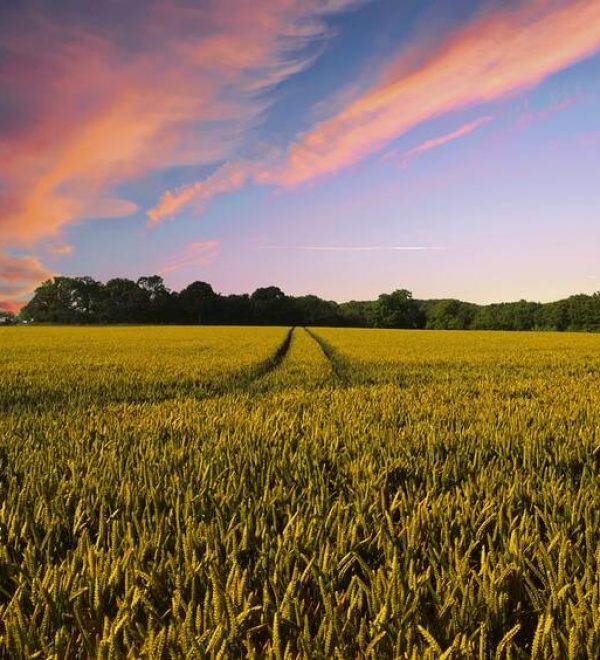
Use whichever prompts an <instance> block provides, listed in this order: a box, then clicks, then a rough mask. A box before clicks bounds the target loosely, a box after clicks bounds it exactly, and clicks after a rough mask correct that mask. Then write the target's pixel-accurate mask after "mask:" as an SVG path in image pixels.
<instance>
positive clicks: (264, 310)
mask: <svg viewBox="0 0 600 660" xmlns="http://www.w3.org/2000/svg"><path fill="white" fill-rule="evenodd" d="M18 322H30V323H31V322H33V323H57V324H185V325H191V324H202V325H286V326H288V325H305V326H345V327H372V328H409V329H420V328H429V329H439V330H558V331H565V330H574V331H600V292H599V293H595V294H593V295H583V294H581V295H575V296H571V297H570V298H566V299H564V300H559V301H556V302H551V303H535V302H527V301H525V300H520V301H518V302H512V303H498V304H491V305H477V304H474V303H468V302H463V301H461V300H455V299H444V300H416V299H414V298H413V296H412V294H411V292H410V291H407V290H406V289H398V290H396V291H393V292H392V293H389V294H388V293H386V294H381V295H380V296H379V297H378V298H377V300H372V301H351V302H347V303H336V302H334V301H331V300H323V299H321V298H319V297H317V296H313V295H307V296H288V295H286V294H285V293H284V292H283V291H282V290H281V289H280V288H279V287H276V286H268V287H262V288H259V289H256V291H254V292H253V293H252V294H233V295H221V294H219V293H216V292H215V291H214V290H213V288H212V286H211V285H210V284H207V283H206V282H192V283H191V284H190V285H188V286H187V287H185V288H184V289H182V290H181V291H179V292H177V291H171V290H170V289H168V288H167V286H166V285H165V283H164V281H163V279H162V278H161V277H160V276H158V275H152V276H150V277H140V278H139V279H138V280H137V281H133V280H130V279H125V278H114V279H111V280H109V281H108V282H106V283H102V282H98V281H96V280H94V279H92V278H91V277H55V278H53V279H51V280H48V281H46V282H44V283H43V284H41V285H40V286H39V287H38V288H37V289H36V291H35V293H34V295H33V297H32V299H31V300H30V301H29V303H27V305H25V307H23V309H22V310H21V312H20V314H19V315H18V316H14V315H12V314H9V313H8V312H0V323H3V324H10V323H18Z"/></svg>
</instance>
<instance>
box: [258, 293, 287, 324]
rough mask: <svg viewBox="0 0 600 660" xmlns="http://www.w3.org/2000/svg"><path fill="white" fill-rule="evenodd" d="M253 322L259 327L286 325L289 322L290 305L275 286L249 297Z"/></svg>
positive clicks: (283, 294)
mask: <svg viewBox="0 0 600 660" xmlns="http://www.w3.org/2000/svg"><path fill="white" fill-rule="evenodd" d="M250 302H251V303H252V309H253V312H254V321H255V322H256V323H259V324H261V325H287V324H288V323H289V321H290V320H291V311H292V310H291V305H290V304H289V301H288V298H287V296H286V295H285V293H283V291H282V290H281V289H280V288H279V287H277V286H268V287H264V288H260V289H256V291H255V292H254V293H253V294H252V295H251V296H250Z"/></svg>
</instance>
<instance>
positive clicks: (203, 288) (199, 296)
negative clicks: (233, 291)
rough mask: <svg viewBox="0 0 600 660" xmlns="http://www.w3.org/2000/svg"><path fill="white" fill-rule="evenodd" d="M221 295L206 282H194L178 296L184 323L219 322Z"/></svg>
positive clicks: (178, 304)
mask: <svg viewBox="0 0 600 660" xmlns="http://www.w3.org/2000/svg"><path fill="white" fill-rule="evenodd" d="M219 299H220V296H218V295H217V294H216V293H215V292H214V291H213V288H212V286H211V285H210V284H207V283H206V282H192V283H191V284H190V285H188V286H186V288H185V289H183V291H181V292H180V293H179V295H178V296H177V306H178V309H179V313H180V318H181V321H182V322H183V323H201V324H211V323H218V322H219V311H220V310H221V307H222V306H221V305H220V304H219V303H220V300H219Z"/></svg>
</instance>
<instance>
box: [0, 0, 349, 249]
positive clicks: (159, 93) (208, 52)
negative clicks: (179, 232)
mask: <svg viewBox="0 0 600 660" xmlns="http://www.w3.org/2000/svg"><path fill="white" fill-rule="evenodd" d="M40 1H41V5H42V6H43V4H44V2H43V0H40ZM352 4H353V2H352V1H351V0H342V1H339V2H326V3H324V2H321V1H320V0H305V1H303V2H300V0H269V1H268V2H267V1H266V0H265V1H262V2H252V1H251V0H218V1H217V0H206V1H205V2H198V3H184V2H179V1H177V0H172V1H169V2H158V1H157V2H151V1H149V2H148V3H137V4H134V3H123V4H122V5H119V7H120V8H121V12H120V14H119V15H118V16H116V15H115V12H114V7H112V5H111V6H108V5H106V6H105V4H104V3H97V5H95V6H94V10H93V11H91V10H90V12H89V15H86V14H83V13H80V14H79V16H80V17H79V18H78V19H75V18H74V15H73V14H72V13H68V12H67V11H66V10H65V8H64V7H62V8H61V6H60V5H56V6H55V5H54V3H52V7H51V11H50V10H48V11H42V10H40V11H39V12H38V13H35V11H33V10H31V9H28V10H25V9H22V10H19V9H15V11H14V12H13V13H12V15H11V14H6V20H5V21H3V24H2V25H1V26H0V40H1V41H2V48H3V57H2V62H0V88H1V89H2V90H3V93H4V96H3V122H2V126H1V127H0V155H1V157H0V247H10V246H24V245H31V244H32V243H33V242H35V241H37V240H39V239H40V238H47V237H57V236H60V234H61V232H62V231H63V230H64V228H65V227H67V226H68V225H71V224H73V223H76V222H79V221H81V220H83V219H85V218H90V217H121V216H127V215H130V214H131V213H134V212H135V211H136V210H137V207H136V205H135V204H133V203H132V202H131V201H129V200H126V199H118V198H116V197H115V196H114V193H113V191H114V190H115V189H116V187H117V186H118V185H119V184H122V183H123V182H124V181H127V180H129V179H133V178H136V177H140V176H143V175H145V174H147V173H149V172H152V171H156V170H160V169H164V168H169V167H173V166H182V165H200V164H207V163H211V162H216V161H219V160H223V159H225V158H228V157H230V156H232V154H234V153H235V152H236V150H237V149H239V148H240V146H241V145H243V141H244V139H245V136H246V135H247V133H248V131H249V130H251V128H252V127H253V126H254V125H255V124H256V123H257V122H258V121H260V118H261V116H262V114H263V113H264V110H265V108H266V106H267V105H268V101H267V100H266V98H265V94H264V92H265V90H267V89H269V88H271V87H272V86H274V85H277V84H278V83H280V82H282V81H283V80H285V79H286V78H288V77H289V76H291V75H294V74H295V73H297V72H298V71H301V70H303V69H304V68H306V67H307V66H308V65H309V64H310V62H311V58H312V56H313V55H314V53H313V54H308V55H307V54H306V49H305V48H303V47H304V46H306V45H308V44H309V43H311V42H313V41H315V40H318V39H324V38H326V37H328V36H329V31H328V28H327V26H326V22H325V20H324V17H325V15H326V14H328V13H330V12H333V11H339V10H342V9H347V8H348V7H349V6H351V5H352ZM84 16H87V18H83V17H84ZM302 53H304V54H302Z"/></svg>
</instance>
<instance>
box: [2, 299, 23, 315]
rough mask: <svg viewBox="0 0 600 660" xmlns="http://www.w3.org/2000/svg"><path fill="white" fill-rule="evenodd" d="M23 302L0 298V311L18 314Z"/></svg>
mask: <svg viewBox="0 0 600 660" xmlns="http://www.w3.org/2000/svg"><path fill="white" fill-rule="evenodd" d="M24 304H25V303H23V302H16V301H15V300H0V312H8V313H9V314H18V313H19V312H20V311H21V309H22V307H23V305H24Z"/></svg>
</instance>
